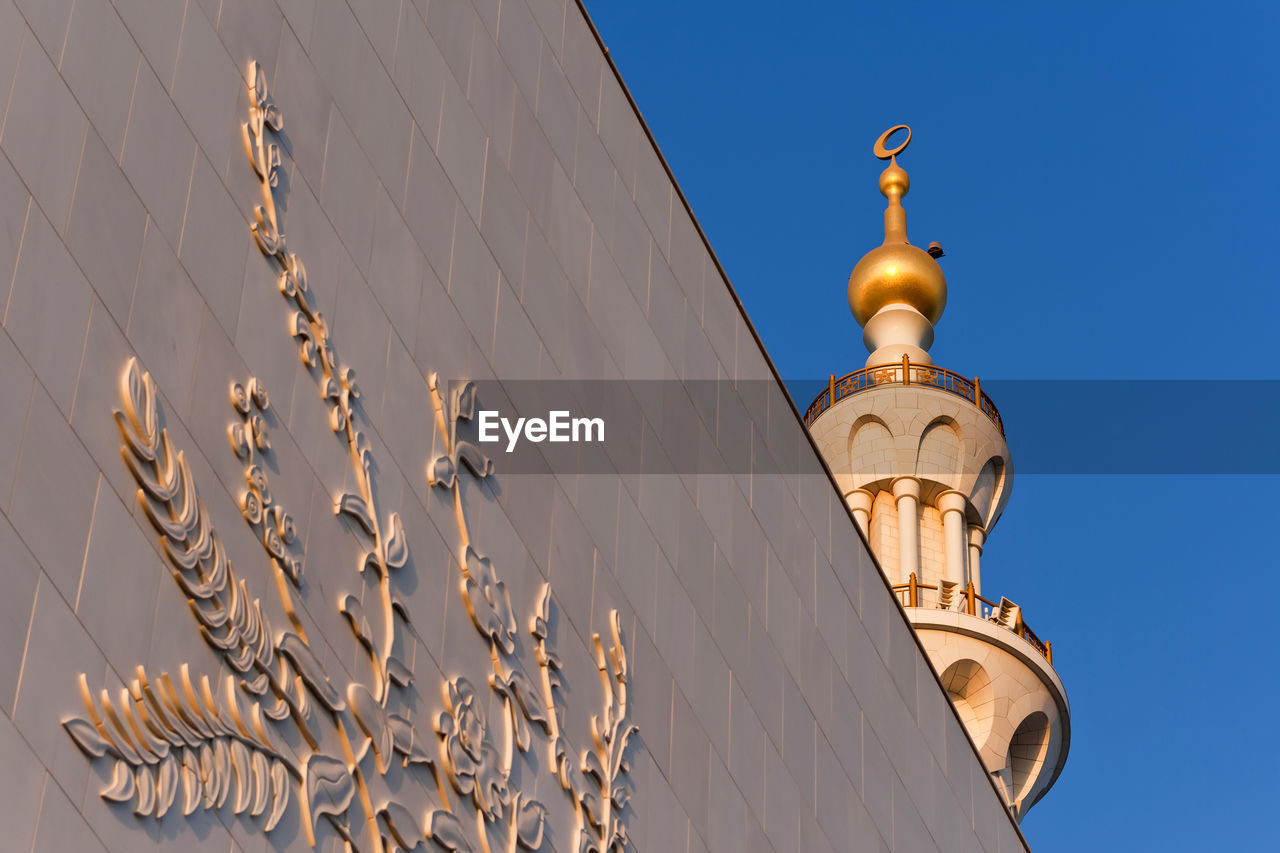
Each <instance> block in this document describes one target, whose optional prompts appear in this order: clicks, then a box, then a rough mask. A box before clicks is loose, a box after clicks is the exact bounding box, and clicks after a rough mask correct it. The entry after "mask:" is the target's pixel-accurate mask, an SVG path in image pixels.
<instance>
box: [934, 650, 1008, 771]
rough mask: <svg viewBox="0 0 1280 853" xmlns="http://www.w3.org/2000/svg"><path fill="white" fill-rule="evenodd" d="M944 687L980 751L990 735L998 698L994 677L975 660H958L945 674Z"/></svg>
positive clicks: (943, 677)
mask: <svg viewBox="0 0 1280 853" xmlns="http://www.w3.org/2000/svg"><path fill="white" fill-rule="evenodd" d="M942 686H943V687H945V688H946V690H947V698H949V699H950V700H951V704H952V705H954V706H955V708H956V713H957V714H959V715H960V722H962V723H964V727H965V729H967V730H968V732H969V737H971V738H973V742H974V743H975V744H977V746H978V748H979V749H981V748H982V746H983V744H985V743H986V741H987V736H988V735H990V734H991V719H992V712H993V710H994V699H995V696H994V694H993V692H992V690H991V676H989V675H987V671H986V670H985V669H983V668H982V665H981V664H979V663H978V662H977V661H975V660H967V659H966V660H958V661H956V662H955V663H953V664H951V666H949V667H947V668H946V670H945V671H944V672H943V673H942Z"/></svg>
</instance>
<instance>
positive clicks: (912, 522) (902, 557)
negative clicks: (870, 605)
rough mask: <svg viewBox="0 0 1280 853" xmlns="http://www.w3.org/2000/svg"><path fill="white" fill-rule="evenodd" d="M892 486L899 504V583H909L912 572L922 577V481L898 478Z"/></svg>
mask: <svg viewBox="0 0 1280 853" xmlns="http://www.w3.org/2000/svg"><path fill="white" fill-rule="evenodd" d="M890 485H891V486H892V487H893V498H894V500H895V501H897V504H898V583H907V581H909V580H910V578H911V573H912V572H916V577H919V576H920V575H919V572H920V519H919V517H918V513H917V507H919V505H920V481H919V480H917V479H916V478H915V477H898V478H896V479H894V481H893V482H892V483H891V484H890Z"/></svg>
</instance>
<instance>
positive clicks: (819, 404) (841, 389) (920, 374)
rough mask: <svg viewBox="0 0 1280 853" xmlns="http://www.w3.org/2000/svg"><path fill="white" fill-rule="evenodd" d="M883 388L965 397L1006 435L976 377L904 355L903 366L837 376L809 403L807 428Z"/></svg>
mask: <svg viewBox="0 0 1280 853" xmlns="http://www.w3.org/2000/svg"><path fill="white" fill-rule="evenodd" d="M881 385H919V386H922V387H925V388H936V389H938V390H940V391H946V392H948V393H951V394H955V395H956V396H957V397H963V398H964V399H966V400H968V401H969V402H970V403H973V404H974V405H975V406H977V407H978V408H979V409H980V410H981V411H982V413H983V414H984V415H986V416H987V417H988V418H990V419H991V421H992V423H994V424H995V425H996V429H998V430H1000V434H1001V435H1004V422H1003V421H1002V420H1001V419H1000V411H999V409H997V408H996V404H995V403H993V402H992V401H991V398H990V397H989V396H987V394H986V393H984V392H983V390H982V383H981V382H980V381H978V379H977V378H976V377H975V378H973V379H969V378H968V377H966V376H961V375H960V374H959V373H954V372H952V371H950V370H947V369H946V368H943V367H935V366H933V365H932V364H912V363H911V362H910V361H908V359H907V357H906V356H905V355H904V356H903V357H902V363H901V364H892V363H891V364H877V365H873V366H871V367H864V368H862V369H861V370H855V371H853V373H848V374H845V375H844V376H841V377H839V378H837V377H836V376H835V375H834V374H833V375H832V376H831V379H830V381H829V382H828V384H827V388H826V390H825V391H823V392H822V393H821V394H819V395H818V396H817V398H816V399H815V400H814V401H813V402H812V403H810V404H809V408H808V409H807V410H805V413H804V425H805V426H813V422H814V421H816V420H817V419H818V418H819V417H820V416H821V415H822V413H823V412H825V411H826V410H827V409H830V408H831V407H832V406H833V405H834V404H836V403H838V402H840V401H841V400H843V399H844V398H846V397H852V396H853V395H854V394H858V393H860V392H862V391H869V390H871V389H872V388H879V387H880V386H881Z"/></svg>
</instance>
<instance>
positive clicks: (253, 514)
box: [227, 377, 302, 587]
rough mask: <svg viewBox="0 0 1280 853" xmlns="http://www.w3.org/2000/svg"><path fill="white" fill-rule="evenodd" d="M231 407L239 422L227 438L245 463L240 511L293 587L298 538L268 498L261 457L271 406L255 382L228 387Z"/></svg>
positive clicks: (298, 560) (287, 517)
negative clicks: (268, 411) (269, 407)
mask: <svg viewBox="0 0 1280 853" xmlns="http://www.w3.org/2000/svg"><path fill="white" fill-rule="evenodd" d="M231 405H232V406H233V407H234V408H235V410H236V414H238V415H239V416H240V417H239V420H237V421H235V422H233V423H232V424H231V425H230V426H228V427H227V437H228V438H229V439H230V440H231V449H232V450H233V451H234V452H235V454H236V457H237V458H238V459H240V460H241V461H242V462H244V465H245V468H244V479H245V486H246V488H245V490H244V492H243V493H242V494H241V496H240V511H241V512H242V513H244V518H245V521H247V522H249V526H250V527H251V528H253V531H254V533H256V534H257V535H258V538H259V540H260V541H261V542H262V547H263V548H265V549H266V550H267V554H268V555H269V556H270V557H271V560H272V562H273V563H274V564H275V567H276V569H277V571H279V572H280V573H282V574H283V575H284V576H285V577H286V578H287V579H288V580H289V582H290V583H292V584H293V585H294V586H295V587H296V586H297V585H298V581H299V579H300V576H301V574H302V558H301V557H297V556H294V553H293V552H294V551H295V550H297V549H296V548H295V547H294V546H295V540H296V539H297V537H298V532H297V528H296V526H295V525H294V522H293V516H291V515H289V513H288V511H286V510H285V508H284V507H283V506H281V505H280V504H279V503H278V502H273V501H272V498H271V487H270V484H269V482H268V479H267V474H266V472H265V471H264V470H263V468H262V465H261V464H260V457H261V456H262V455H263V454H266V453H268V452H270V450H271V437H270V432H269V430H268V429H267V422H266V419H265V417H264V416H265V415H266V413H267V408H268V406H269V405H270V402H269V400H268V397H267V389H266V387H265V386H263V384H262V383H261V382H260V381H258V380H257V379H256V378H253V377H250V379H249V381H248V382H246V383H243V384H241V383H239V382H235V383H233V384H232V385H231Z"/></svg>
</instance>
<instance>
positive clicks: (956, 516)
mask: <svg viewBox="0 0 1280 853" xmlns="http://www.w3.org/2000/svg"><path fill="white" fill-rule="evenodd" d="M898 131H906V138H905V139H904V140H903V141H902V142H901V143H900V144H899V145H897V146H896V147H894V148H892V149H886V147H885V146H886V143H887V142H888V141H889V139H890V137H892V136H893V135H894V134H895V133H897V132H898ZM910 142H911V130H910V128H908V127H906V126H905V125H899V126H897V127H894V128H891V129H890V130H888V131H885V133H884V134H883V135H882V136H881V137H880V138H879V139H878V140H876V144H875V154H876V156H877V157H879V158H880V159H882V160H888V161H889V165H888V167H886V168H885V170H884V171H883V172H882V173H881V174H880V191H881V192H882V193H883V194H884V196H885V198H887V199H888V200H889V203H888V207H887V208H886V210H885V213H884V226H885V227H884V231H885V237H884V243H883V244H882V245H881V246H879V247H877V248H875V249H872V250H871V251H870V252H868V253H867V254H866V255H864V256H863V258H862V260H860V261H858V264H857V266H855V267H854V269H853V273H852V275H850V276H849V307H850V308H851V309H852V310H853V316H854V318H855V319H856V320H857V322H858V324H859V325H860V326H862V328H863V342H864V343H865V344H866V346H867V349H868V350H870V351H871V355H870V357H869V358H868V359H867V362H866V366H865V367H864V368H862V369H861V370H856V371H854V372H853V373H850V374H848V375H846V376H842V377H838V378H837V377H835V376H832V377H831V379H830V381H829V383H828V386H827V389H826V390H825V391H824V392H823V393H822V394H820V395H819V396H818V398H817V399H816V400H814V401H813V403H812V405H810V406H809V409H808V411H807V412H806V413H805V423H806V425H808V427H809V431H810V433H811V434H812V435H813V438H814V440H815V441H816V442H817V444H818V447H819V448H820V449H821V451H822V453H823V456H824V457H825V458H826V460H827V464H828V465H830V467H831V469H832V471H833V472H834V473H835V476H836V480H837V482H839V483H840V486H841V489H842V491H843V492H844V496H845V501H846V502H847V503H848V504H849V507H850V509H852V511H853V514H854V517H855V518H856V519H857V522H858V525H859V526H860V527H861V528H862V532H863V534H864V535H865V536H866V537H867V541H868V543H869V544H870V546H871V550H872V551H873V552H874V553H875V555H876V557H877V559H878V560H879V562H880V565H881V567H882V568H883V570H884V572H885V574H886V575H888V580H889V583H890V584H891V585H892V586H893V589H894V591H895V592H896V593H897V594H898V597H899V600H900V601H901V602H902V604H903V605H904V606H905V608H906V613H907V617H908V619H910V621H911V624H912V626H913V627H914V628H915V630H916V633H917V635H918V636H919V637H920V641H921V643H922V644H923V645H924V647H925V649H926V650H927V651H928V653H929V658H930V661H931V662H932V664H933V666H934V668H935V669H936V670H937V672H938V674H939V676H940V677H941V679H942V683H943V685H944V686H945V687H946V689H947V692H948V694H949V695H950V697H951V701H952V703H953V704H954V705H955V707H956V710H957V711H958V712H959V714H960V718H961V720H963V721H964V724H965V727H966V729H968V732H969V735H970V737H971V738H972V739H973V742H974V744H975V745H976V746H977V748H978V752H979V754H980V755H981V757H982V761H983V763H984V765H985V766H986V768H987V770H988V771H989V772H990V773H991V774H992V775H993V776H994V777H995V778H996V779H997V781H998V787H999V788H1000V789H1001V790H1002V791H1003V792H1004V795H1005V799H1006V801H1007V802H1008V804H1009V807H1010V809H1011V810H1012V811H1013V813H1014V814H1015V816H1017V817H1019V818H1021V816H1022V815H1023V814H1025V813H1026V811H1027V810H1028V809H1029V808H1030V807H1031V806H1032V805H1034V804H1035V802H1036V801H1037V800H1039V799H1040V797H1042V796H1043V795H1044V793H1045V792H1046V791H1047V790H1048V789H1049V787H1050V786H1051V785H1052V784H1053V783H1054V781H1055V780H1056V779H1057V777H1058V774H1059V773H1060V772H1061V771H1062V766H1063V764H1064V763H1065V762H1066V758H1067V749H1068V746H1069V743H1070V738H1071V723H1070V711H1069V708H1068V705H1067V695H1066V691H1065V690H1064V689H1063V686H1062V682H1061V681H1060V680H1059V678H1058V675H1057V673H1056V672H1055V671H1054V669H1053V650H1052V647H1051V646H1050V644H1049V643H1047V642H1042V641H1041V640H1040V638H1039V637H1037V636H1036V634H1035V633H1033V632H1032V631H1031V628H1030V627H1029V626H1028V625H1027V623H1026V621H1025V620H1024V619H1023V614H1022V610H1021V608H1019V607H1018V605H1016V604H1014V603H1013V602H1012V601H1010V600H1009V599H1007V598H1004V597H1000V598H998V599H997V598H993V597H991V596H984V595H983V590H982V576H981V572H980V563H981V557H982V549H983V545H984V544H985V542H986V540H987V537H988V536H989V535H990V533H991V531H992V529H993V528H994V527H995V524H996V522H997V521H998V520H999V518H1000V514H1001V512H1003V510H1004V507H1005V504H1006V503H1007V502H1008V500H1009V492H1010V489H1011V488H1012V485H1013V460H1012V458H1011V457H1010V456H1009V447H1008V445H1007V444H1006V443H1005V439H1004V425H1003V423H1002V422H1001V420H1000V413H999V411H998V410H997V409H996V407H995V404H994V403H993V402H992V401H991V398H990V397H988V396H987V395H986V394H984V393H983V392H982V388H981V383H980V382H979V381H978V380H977V379H970V378H967V377H964V376H961V375H960V374H958V373H953V372H952V371H950V370H945V369H943V368H941V367H937V366H934V364H933V361H932V360H931V359H930V358H929V353H928V349H929V346H930V345H931V344H932V343H933V326H934V324H935V323H937V321H938V320H939V319H940V318H941V316H942V312H943V309H944V308H945V307H946V301H947V282H946V277H945V276H944V275H943V274H942V269H941V268H940V267H939V266H938V262H937V260H936V258H938V257H941V256H942V251H941V249H940V248H939V247H938V246H937V244H936V243H935V244H931V245H930V247H929V250H928V251H927V252H926V251H924V250H921V249H919V248H917V247H915V246H912V245H911V244H910V243H908V242H907V221H906V212H905V211H904V210H903V207H902V197H903V196H905V195H906V194H907V190H908V188H909V187H910V181H909V180H908V177H907V173H906V171H905V170H903V169H902V168H901V167H900V166H898V163H897V156H896V155H898V154H899V153H901V152H902V150H903V149H905V148H906V147H907V145H908V143H910Z"/></svg>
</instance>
